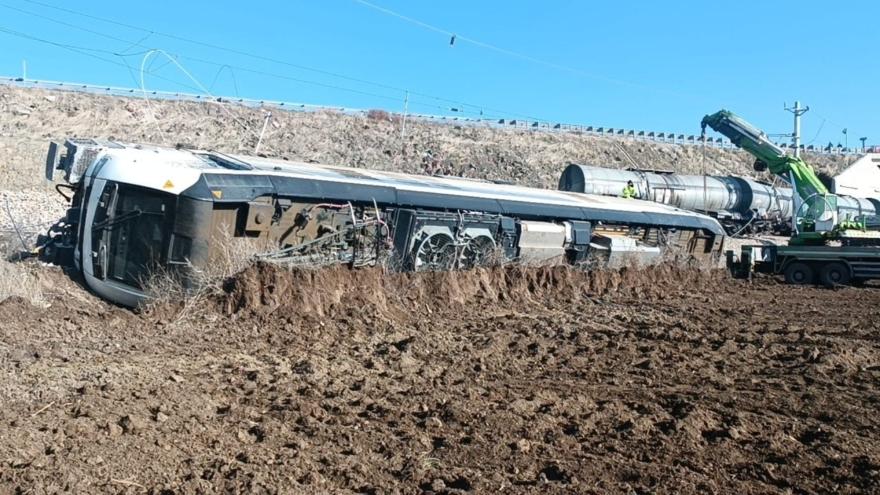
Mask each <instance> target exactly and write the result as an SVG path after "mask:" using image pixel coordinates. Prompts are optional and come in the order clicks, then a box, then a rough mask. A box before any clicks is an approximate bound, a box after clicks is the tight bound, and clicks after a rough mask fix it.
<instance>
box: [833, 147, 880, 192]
mask: <svg viewBox="0 0 880 495" xmlns="http://www.w3.org/2000/svg"><path fill="white" fill-rule="evenodd" d="M831 186H832V191H833V192H834V193H835V194H846V195H848V196H855V197H857V198H880V153H868V154H866V155H864V156H863V157H861V158H859V159H858V160H856V161H855V163H853V164H852V165H850V166H849V167H847V168H846V169H845V170H844V171H843V172H841V173H840V174H838V175H837V176H836V177H834V179H833V180H832V184H831Z"/></svg>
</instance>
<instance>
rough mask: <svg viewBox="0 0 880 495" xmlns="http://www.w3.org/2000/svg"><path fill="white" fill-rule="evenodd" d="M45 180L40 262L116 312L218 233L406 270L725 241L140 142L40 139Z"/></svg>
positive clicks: (587, 201)
mask: <svg viewBox="0 0 880 495" xmlns="http://www.w3.org/2000/svg"><path fill="white" fill-rule="evenodd" d="M46 172H47V178H48V179H49V180H55V176H56V175H58V173H59V172H60V173H62V174H63V176H64V180H65V181H66V184H59V186H58V187H59V188H67V189H69V190H70V191H71V192H72V194H70V195H69V196H68V199H69V200H70V207H69V210H68V212H67V215H66V217H65V218H64V220H62V221H61V222H59V223H58V224H57V225H56V226H55V227H53V229H52V231H51V232H50V235H49V241H48V242H47V243H45V245H44V250H45V254H46V255H48V256H50V257H52V258H54V259H56V260H57V261H58V262H62V263H68V264H70V265H72V266H75V267H76V268H77V269H79V270H80V271H81V272H82V275H83V277H84V279H85V282H86V283H87V284H88V286H89V287H90V288H91V289H92V290H94V291H95V292H96V293H98V294H99V295H101V296H103V297H105V298H106V299H109V300H111V301H114V302H116V303H119V304H123V305H128V306H135V305H137V304H139V303H140V302H142V301H143V299H144V297H145V294H144V290H143V284H144V281H145V279H146V277H148V276H149V275H150V273H151V272H152V271H153V270H156V269H157V268H162V269H173V270H186V269H187V268H188V267H190V268H191V267H199V266H205V265H207V264H209V263H211V260H212V257H213V256H214V254H215V252H216V250H217V247H218V246H217V243H218V239H220V238H223V237H224V236H231V237H234V238H241V239H247V240H249V241H250V242H253V243H254V244H255V245H256V246H258V247H259V251H260V252H262V253H264V254H262V255H261V257H263V258H265V259H268V260H273V261H276V262H284V263H291V264H296V263H301V264H327V263H345V264H349V265H350V266H353V267H354V266H365V265H374V264H380V263H381V264H387V266H390V267H392V268H395V269H400V270H416V271H419V270H448V269H457V268H469V267H473V266H480V265H484V264H488V263H496V262H521V263H529V264H551V263H582V262H584V261H586V260H587V259H588V258H590V257H596V258H597V259H604V260H606V261H607V260H613V259H619V260H624V259H626V260H630V259H631V258H629V255H632V256H635V257H636V258H639V257H644V258H646V259H647V258H656V257H657V256H659V255H661V254H663V253H665V252H667V251H674V252H676V253H679V254H686V255H688V256H693V257H696V258H714V257H717V256H718V255H720V252H721V249H722V244H723V240H724V231H723V229H722V228H721V226H720V225H719V223H718V222H717V221H716V220H714V219H712V218H709V217H707V216H703V215H700V214H696V213H693V212H689V211H685V210H680V209H677V208H673V207H669V206H666V205H661V204H656V203H652V202H648V201H639V200H624V199H619V198H609V197H601V196H596V195H589V194H580V193H572V192H563V191H552V190H542V189H534V188H526V187H519V186H513V185H508V184H498V183H494V182H490V181H481V180H473V179H465V178H458V177H446V176H418V175H408V174H401V173H393V172H384V171H376V170H365V169H354V168H346V167H338V166H328V165H318V164H311V163H301V162H293V161H287V160H277V159H268V158H263V157H254V156H240V155H234V156H233V155H227V154H223V153H219V152H214V151H201V150H190V149H175V148H166V147H159V146H154V145H146V144H125V143H118V142H113V141H99V140H91V139H70V140H67V141H66V142H65V143H63V144H57V143H53V144H51V145H50V149H49V155H48V160H47V166H46ZM60 190H61V189H60Z"/></svg>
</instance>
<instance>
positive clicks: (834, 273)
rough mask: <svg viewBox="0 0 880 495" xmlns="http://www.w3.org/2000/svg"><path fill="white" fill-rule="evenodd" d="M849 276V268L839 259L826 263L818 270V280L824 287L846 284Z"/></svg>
mask: <svg viewBox="0 0 880 495" xmlns="http://www.w3.org/2000/svg"><path fill="white" fill-rule="evenodd" d="M851 278H852V277H851V275H850V273H849V268H847V266H846V265H844V264H843V263H840V262H839V261H833V262H831V263H827V264H826V265H825V266H823V267H822V270H821V271H820V272H819V281H820V282H822V285H824V286H825V287H835V286H838V285H848V284H849V281H850V279H851Z"/></svg>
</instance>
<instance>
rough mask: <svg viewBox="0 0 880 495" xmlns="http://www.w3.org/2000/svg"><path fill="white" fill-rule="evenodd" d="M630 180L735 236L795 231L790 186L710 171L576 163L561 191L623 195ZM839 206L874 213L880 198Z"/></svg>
mask: <svg viewBox="0 0 880 495" xmlns="http://www.w3.org/2000/svg"><path fill="white" fill-rule="evenodd" d="M627 181H632V182H633V184H634V185H635V187H636V190H637V191H638V194H637V196H638V197H639V198H640V199H645V200H649V201H655V202H657V203H663V204H667V205H670V206H674V207H677V208H683V209H686V210H692V211H699V212H705V213H707V214H709V215H710V216H712V217H714V218H716V219H718V221H719V222H721V224H722V225H723V226H724V228H725V230H726V231H727V232H728V233H731V234H732V233H756V232H775V233H778V234H788V233H790V229H791V215H792V208H793V206H792V190H791V188H788V187H778V186H773V185H770V184H766V183H763V182H758V181H755V180H752V179H748V178H745V177H737V176H732V175H731V176H716V175H709V176H706V177H705V183H704V177H703V176H702V175H684V174H675V173H670V172H657V171H647V170H617V169H612V168H606V167H596V166H591V165H579V164H571V165H569V166H568V167H566V168H565V170H564V171H563V172H562V175H561V176H560V178H559V189H560V190H562V191H572V192H582V193H587V194H598V195H604V196H618V195H620V193H621V191H622V190H623V187H624V186H625V185H626V183H627ZM704 185H705V188H704ZM837 209H838V217H839V218H841V219H855V218H857V217H873V216H875V215H876V214H877V211H880V201H878V200H876V199H872V198H855V197H852V196H843V195H840V196H838V197H837Z"/></svg>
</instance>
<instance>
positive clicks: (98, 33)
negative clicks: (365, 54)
mask: <svg viewBox="0 0 880 495" xmlns="http://www.w3.org/2000/svg"><path fill="white" fill-rule="evenodd" d="M0 7H6V8H10V9H12V10H15V11H18V12H21V13H24V14H27V15H31V16H34V17H38V18H41V19H44V20H47V21H51V22H55V23H58V24H61V25H64V26H67V27H70V28H73V29H77V30H81V31H84V32H87V33H90V34H93V35H96V36H100V37H103V38H106V39H110V40H113V41H117V42H121V43H125V44H126V45H128V46H127V48H126V49H125V50H123V52H122V53H119V52H114V51H110V50H103V49H97V48H87V47H81V46H80V47H75V48H77V49H78V50H87V51H92V52H99V53H107V54H111V55H114V56H117V57H119V58H120V60H121V61H122V63H123V64H124V65H125V67H126V69H127V70H128V72H129V74H130V75H131V77H132V80H133V81H134V83H135V85H139V84H140V83H139V81H138V78H137V76H136V75H135V74H134V69H133V68H132V67H131V65H129V63H128V61H127V60H126V58H125V57H129V56H133V55H143V54H145V53H148V52H149V51H150V50H149V49H148V50H144V51H142V52H136V53H125V51H126V50H128V49H130V48H132V47H134V46H141V44H142V43H143V41H144V40H145V39H146V38H148V37H149V36H151V34H147V35H146V36H144V37H142V38H141V39H140V40H139V41H134V42H132V41H131V40H127V39H124V38H119V37H117V36H112V35H109V34H107V33H104V32H101V31H95V30H92V29H88V28H84V27H82V26H79V25H76V24H71V23H68V22H65V21H61V20H58V19H55V18H53V17H49V16H45V15H42V14H37V13H35V12H30V11H26V10H23V9H18V8H14V7H10V6H8V5H6V4H3V3H0ZM44 41H45V40H44ZM53 43H55V44H56V45H64V44H63V43H57V42H53ZM65 46H68V47H71V45H65ZM163 53H164V51H163ZM166 55H167V53H166ZM178 56H180V57H182V58H186V59H188V60H192V61H195V62H200V63H203V64H208V65H212V66H215V67H218V70H217V72H216V73H215V76H214V82H216V79H217V77H218V76H219V74H220V72H221V71H222V70H223V69H224V68H225V69H228V70H229V71H230V74H231V75H232V78H233V83H234V84H235V93H236V96H238V81H237V80H236V77H235V73H234V72H233V69H237V70H239V71H243V72H249V73H253V74H258V75H262V76H267V77H274V78H277V79H282V80H287V81H294V82H298V83H302V84H310V85H316V86H320V87H325V88H329V89H335V90H339V91H346V92H350V93H355V94H360V95H364V96H370V97H374V98H380V99H384V100H388V101H393V102H396V103H397V102H400V98H397V97H391V96H387V95H381V94H377V93H373V92H368V91H362V90H357V89H352V88H348V87H344V86H339V85H334V84H327V83H322V82H317V81H312V80H308V79H302V78H297V77H292V76H288V75H282V74H276V73H271V72H267V71H263V70H258V69H252V68H248V67H240V66H235V65H230V64H227V63H221V62H216V61H212V60H206V59H202V58H197V57H190V56H186V55H178ZM153 61H154V60H151V61H150V64H151V65H152V63H153ZM172 61H173V58H171V57H167V60H166V61H165V62H164V63H163V64H162V65H161V66H160V67H158V68H156V69H154V70H152V71H148V72H147V73H149V74H155V73H157V72H159V71H160V70H162V69H163V68H164V67H166V66H167V65H169V64H171V63H172ZM213 84H214V83H212V86H213ZM186 87H188V88H190V89H196V88H193V87H192V86H186ZM413 104H415V105H418V106H421V107H424V108H433V109H440V110H444V111H445V110H451V111H454V112H456V113H473V114H476V113H477V112H475V111H468V110H465V109H464V108H446V107H441V106H438V105H435V104H431V103H426V102H421V101H418V100H413ZM480 115H484V114H483V112H482V109H480ZM484 116H486V117H491V115H484ZM495 117H496V118H497V117H501V115H497V116H495Z"/></svg>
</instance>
